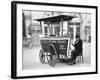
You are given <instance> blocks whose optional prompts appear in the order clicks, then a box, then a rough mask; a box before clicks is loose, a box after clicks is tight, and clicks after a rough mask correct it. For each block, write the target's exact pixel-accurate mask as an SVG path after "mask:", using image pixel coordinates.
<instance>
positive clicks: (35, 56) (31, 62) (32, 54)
mask: <svg viewBox="0 0 100 80" xmlns="http://www.w3.org/2000/svg"><path fill="white" fill-rule="evenodd" d="M40 49H41V46H36V47H34V46H33V47H32V48H31V49H29V48H23V60H22V61H23V66H22V67H23V69H46V68H64V67H67V68H68V67H83V66H90V64H91V43H87V42H83V57H84V62H83V63H77V64H75V65H67V64H65V63H57V64H56V65H55V67H51V66H49V65H48V64H42V63H41V62H40V60H39V51H40Z"/></svg>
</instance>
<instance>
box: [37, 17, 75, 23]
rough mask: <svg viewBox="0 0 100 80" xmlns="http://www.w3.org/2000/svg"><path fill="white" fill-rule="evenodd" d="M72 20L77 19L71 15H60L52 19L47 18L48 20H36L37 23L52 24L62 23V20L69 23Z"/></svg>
mask: <svg viewBox="0 0 100 80" xmlns="http://www.w3.org/2000/svg"><path fill="white" fill-rule="evenodd" d="M72 18H75V17H74V16H70V15H58V16H52V17H47V18H40V19H35V20H37V21H50V22H53V23H54V22H60V21H61V20H63V21H69V20H72Z"/></svg>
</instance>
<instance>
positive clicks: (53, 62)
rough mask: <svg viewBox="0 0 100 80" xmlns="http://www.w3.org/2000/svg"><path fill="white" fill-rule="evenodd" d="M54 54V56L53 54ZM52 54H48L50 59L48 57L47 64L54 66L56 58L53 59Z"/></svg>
mask: <svg viewBox="0 0 100 80" xmlns="http://www.w3.org/2000/svg"><path fill="white" fill-rule="evenodd" d="M54 56H55V55H54ZM54 56H53V55H52V56H50V59H49V61H48V63H49V65H50V66H52V67H54V66H55V64H56V59H53V57H54Z"/></svg>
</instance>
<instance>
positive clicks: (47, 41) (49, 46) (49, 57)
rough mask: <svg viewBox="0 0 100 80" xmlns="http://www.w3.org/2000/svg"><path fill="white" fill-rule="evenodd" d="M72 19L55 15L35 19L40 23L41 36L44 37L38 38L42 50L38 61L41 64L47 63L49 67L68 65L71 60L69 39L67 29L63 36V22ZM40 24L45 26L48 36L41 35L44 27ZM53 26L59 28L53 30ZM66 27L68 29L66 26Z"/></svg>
mask: <svg viewBox="0 0 100 80" xmlns="http://www.w3.org/2000/svg"><path fill="white" fill-rule="evenodd" d="M72 18H74V16H70V15H57V16H52V17H47V18H41V19H36V20H37V21H39V22H40V29H41V34H42V35H44V36H43V37H41V38H40V43H41V47H42V48H41V50H40V52H39V59H40V62H41V63H43V64H45V63H48V64H49V65H50V66H55V64H56V63H58V62H65V63H70V61H71V58H72V57H71V52H70V40H71V38H70V34H69V33H68V32H69V31H68V28H67V32H66V34H64V29H63V26H64V24H63V22H65V21H66V22H69V21H70V20H72ZM42 23H44V24H46V26H47V32H48V34H43V29H44V27H45V26H44V25H43V24H42ZM55 25H59V26H56V28H55ZM57 27H58V28H57ZM66 27H68V24H67V25H66ZM54 28H55V29H54ZM54 31H55V32H54ZM45 32H46V31H45Z"/></svg>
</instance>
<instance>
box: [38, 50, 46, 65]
mask: <svg viewBox="0 0 100 80" xmlns="http://www.w3.org/2000/svg"><path fill="white" fill-rule="evenodd" d="M39 58H40V62H41V63H43V64H44V63H45V53H44V51H43V49H41V50H40V53H39Z"/></svg>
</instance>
